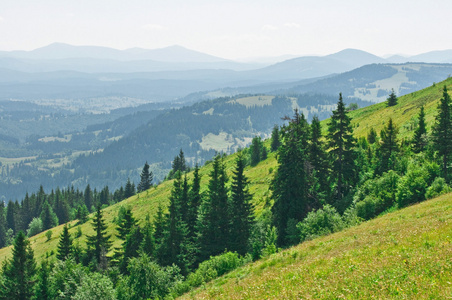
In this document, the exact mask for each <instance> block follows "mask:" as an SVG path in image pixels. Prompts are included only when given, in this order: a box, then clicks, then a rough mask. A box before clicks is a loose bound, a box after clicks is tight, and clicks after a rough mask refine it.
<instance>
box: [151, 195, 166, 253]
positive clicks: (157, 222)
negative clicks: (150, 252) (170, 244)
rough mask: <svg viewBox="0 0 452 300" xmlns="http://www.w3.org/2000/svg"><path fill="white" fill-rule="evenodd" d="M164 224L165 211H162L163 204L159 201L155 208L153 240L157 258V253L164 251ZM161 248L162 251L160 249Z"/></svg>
mask: <svg viewBox="0 0 452 300" xmlns="http://www.w3.org/2000/svg"><path fill="white" fill-rule="evenodd" d="M165 225H166V219H165V213H164V212H163V206H162V205H161V203H159V206H158V208H157V213H156V215H155V218H154V223H153V226H154V241H155V248H156V249H155V251H156V253H157V255H156V256H157V259H159V260H160V257H159V254H160V253H164V249H163V234H164V232H165ZM160 249H162V251H160Z"/></svg>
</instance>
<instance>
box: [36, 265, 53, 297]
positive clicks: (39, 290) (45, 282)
mask: <svg viewBox="0 0 452 300" xmlns="http://www.w3.org/2000/svg"><path fill="white" fill-rule="evenodd" d="M51 271H52V266H51V265H50V264H49V262H48V261H47V260H43V261H41V266H40V268H39V270H38V280H37V282H36V286H35V298H34V299H36V300H50V299H52V297H51V295H50V291H49V286H50V282H49V276H50V272H51Z"/></svg>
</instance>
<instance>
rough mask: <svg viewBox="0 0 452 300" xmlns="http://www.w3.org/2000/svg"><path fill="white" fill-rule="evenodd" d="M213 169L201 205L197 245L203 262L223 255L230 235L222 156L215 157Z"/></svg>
mask: <svg viewBox="0 0 452 300" xmlns="http://www.w3.org/2000/svg"><path fill="white" fill-rule="evenodd" d="M212 168H213V169H212V171H211V172H210V180H209V184H208V191H207V197H206V198H205V199H204V200H203V202H202V203H201V207H200V216H199V220H198V224H197V228H198V229H197V230H198V234H199V236H198V241H197V244H198V247H199V254H200V257H199V258H200V260H201V261H203V260H205V259H208V258H209V257H210V256H214V255H218V254H221V253H222V252H223V251H224V250H225V249H227V248H228V241H229V233H230V228H229V220H230V218H229V214H228V210H229V207H228V206H229V205H228V190H227V188H226V182H227V181H228V178H227V175H226V171H225V167H224V163H223V158H222V156H221V155H220V154H217V155H216V156H215V159H214V161H213V164H212Z"/></svg>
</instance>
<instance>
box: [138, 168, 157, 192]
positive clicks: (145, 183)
mask: <svg viewBox="0 0 452 300" xmlns="http://www.w3.org/2000/svg"><path fill="white" fill-rule="evenodd" d="M153 178H154V175H153V174H152V172H151V171H149V165H148V162H146V163H145V164H144V167H143V170H142V171H141V175H140V179H141V180H140V183H139V184H138V188H137V190H138V192H139V193H140V192H144V191H146V190H148V189H150V188H151V185H152V179H153Z"/></svg>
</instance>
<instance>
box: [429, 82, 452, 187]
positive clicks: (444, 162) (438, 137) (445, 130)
mask: <svg viewBox="0 0 452 300" xmlns="http://www.w3.org/2000/svg"><path fill="white" fill-rule="evenodd" d="M438 111H439V112H438V115H437V116H436V119H435V120H436V123H435V125H434V126H433V131H432V135H433V142H434V149H435V150H436V151H437V152H438V155H439V156H440V158H441V166H442V175H443V177H444V179H446V181H447V182H449V175H448V170H447V166H448V165H449V162H450V154H451V151H452V120H451V101H450V96H449V94H448V93H447V87H446V86H444V89H443V97H442V98H441V100H440V102H439V105H438Z"/></svg>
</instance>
